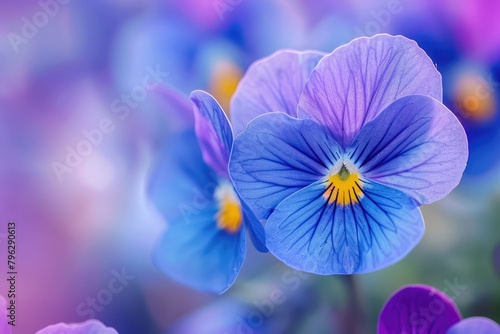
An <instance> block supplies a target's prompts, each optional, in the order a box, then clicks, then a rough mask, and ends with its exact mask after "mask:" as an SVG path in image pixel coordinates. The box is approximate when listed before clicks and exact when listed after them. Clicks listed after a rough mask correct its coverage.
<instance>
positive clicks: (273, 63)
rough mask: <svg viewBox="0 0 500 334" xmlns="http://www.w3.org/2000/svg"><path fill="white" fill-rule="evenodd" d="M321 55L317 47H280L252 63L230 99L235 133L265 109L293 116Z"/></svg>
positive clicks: (266, 111) (240, 130) (295, 114)
mask: <svg viewBox="0 0 500 334" xmlns="http://www.w3.org/2000/svg"><path fill="white" fill-rule="evenodd" d="M323 56H324V54H323V53H320V52H316V51H305V52H298V51H292V50H282V51H278V52H276V53H274V54H272V55H271V56H269V57H267V58H264V59H262V60H259V61H257V62H255V63H254V64H252V65H251V66H250V67H249V68H248V70H247V72H246V74H245V76H244V77H243V78H242V79H241V81H240V83H239V85H238V88H237V89H236V92H235V93H234V95H233V98H232V100H231V120H232V122H233V126H234V131H235V133H236V134H239V133H240V132H242V131H243V130H244V129H245V127H246V125H247V124H248V123H249V122H250V121H251V120H252V119H254V118H255V117H257V116H259V115H261V114H264V113H268V112H275V111H281V112H285V113H287V114H288V115H290V116H293V117H296V116H297V104H298V102H299V95H300V93H301V92H302V89H303V88H304V84H305V82H306V81H307V78H308V77H309V74H310V73H311V71H312V70H313V68H314V67H315V66H316V64H317V63H318V61H319V60H320V59H321V58H322V57H323Z"/></svg>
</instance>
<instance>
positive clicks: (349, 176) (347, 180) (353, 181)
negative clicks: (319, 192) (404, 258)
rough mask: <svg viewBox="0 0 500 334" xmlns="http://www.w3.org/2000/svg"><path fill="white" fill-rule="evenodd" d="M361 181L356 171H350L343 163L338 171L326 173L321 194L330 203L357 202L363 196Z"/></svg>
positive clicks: (345, 203)
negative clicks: (324, 187)
mask: <svg viewBox="0 0 500 334" xmlns="http://www.w3.org/2000/svg"><path fill="white" fill-rule="evenodd" d="M362 182H363V181H361V180H360V178H359V174H358V173H351V172H350V171H349V170H348V169H347V167H346V166H345V165H342V167H341V168H340V170H339V172H338V173H336V174H333V173H332V174H330V175H328V179H327V182H326V190H325V192H324V194H323V196H324V197H325V198H327V199H328V203H330V204H331V203H333V202H337V203H338V204H341V205H348V204H351V203H357V202H359V200H360V199H361V198H362V197H363V190H362Z"/></svg>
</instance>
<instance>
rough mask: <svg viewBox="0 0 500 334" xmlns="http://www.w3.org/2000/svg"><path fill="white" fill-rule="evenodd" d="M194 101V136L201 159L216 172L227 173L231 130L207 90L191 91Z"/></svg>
mask: <svg viewBox="0 0 500 334" xmlns="http://www.w3.org/2000/svg"><path fill="white" fill-rule="evenodd" d="M191 100H192V101H193V102H194V104H195V107H194V119H195V129H196V136H197V137H198V141H199V143H200V147H201V151H202V153H203V159H204V160H205V162H206V163H207V164H208V165H209V166H210V167H212V168H213V169H214V170H215V171H216V172H217V173H219V174H220V175H223V176H227V175H228V171H227V164H228V162H229V155H230V153H231V148H232V145H233V130H232V129H231V125H230V124H229V120H228V119H227V116H226V114H225V113H224V111H223V110H222V108H221V106H220V105H219V103H218V102H217V101H216V100H215V99H214V98H213V96H212V95H210V94H208V93H207V92H204V91H201V90H196V91H194V92H192V93H191Z"/></svg>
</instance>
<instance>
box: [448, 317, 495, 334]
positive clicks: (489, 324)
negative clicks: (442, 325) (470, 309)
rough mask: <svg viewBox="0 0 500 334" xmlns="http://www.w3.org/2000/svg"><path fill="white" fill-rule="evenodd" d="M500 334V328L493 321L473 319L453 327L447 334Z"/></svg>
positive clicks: (479, 318) (465, 320) (480, 318)
mask: <svg viewBox="0 0 500 334" xmlns="http://www.w3.org/2000/svg"><path fill="white" fill-rule="evenodd" d="M471 333H474V334H500V326H499V325H498V324H497V323H496V322H494V321H493V320H491V319H488V318H483V317H472V318H467V319H464V320H462V321H460V322H458V323H456V324H455V325H453V327H451V328H450V329H449V330H448V331H447V332H446V334H471Z"/></svg>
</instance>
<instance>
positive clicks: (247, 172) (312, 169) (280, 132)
mask: <svg viewBox="0 0 500 334" xmlns="http://www.w3.org/2000/svg"><path fill="white" fill-rule="evenodd" d="M339 149H340V147H339V145H338V144H337V143H336V142H335V141H334V140H333V139H332V138H331V137H330V136H329V134H328V132H327V130H326V129H324V128H323V127H322V126H320V125H318V124H316V123H314V122H313V121H310V120H297V119H294V118H292V117H290V116H288V115H286V114H283V113H270V114H266V115H262V116H259V117H257V118H256V119H254V120H253V121H252V122H250V124H249V125H248V127H247V129H246V130H245V131H243V133H241V135H239V136H238V137H237V138H236V140H235V142H234V148H233V152H232V155H231V160H230V163H229V172H230V174H231V178H232V180H233V183H234V186H235V188H236V190H237V191H238V193H239V194H240V196H241V197H242V198H243V200H244V201H245V202H246V203H247V204H248V205H249V206H250V208H251V209H252V210H253V212H254V213H255V215H256V216H257V218H259V219H267V217H268V216H269V215H270V214H271V212H272V211H273V210H274V208H275V207H276V206H277V205H278V204H279V203H280V202H281V201H282V200H284V199H285V198H286V197H288V196H290V195H291V194H293V193H294V192H296V191H297V190H300V189H302V188H304V187H306V186H307V185H310V184H311V183H313V182H315V181H317V180H319V179H321V178H322V177H324V176H325V175H326V174H327V173H328V171H329V169H330V168H331V166H333V164H334V163H335V161H336V159H337V157H338V156H339Z"/></svg>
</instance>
